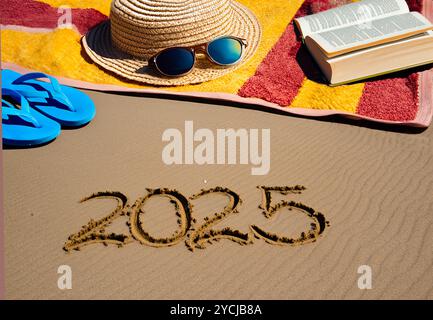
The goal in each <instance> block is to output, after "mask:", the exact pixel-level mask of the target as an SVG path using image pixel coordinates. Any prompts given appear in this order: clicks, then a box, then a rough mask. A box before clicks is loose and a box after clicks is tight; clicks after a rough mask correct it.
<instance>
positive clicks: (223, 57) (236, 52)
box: [207, 38, 242, 65]
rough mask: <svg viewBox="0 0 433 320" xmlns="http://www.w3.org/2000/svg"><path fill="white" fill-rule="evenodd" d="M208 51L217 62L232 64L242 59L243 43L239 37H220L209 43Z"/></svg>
mask: <svg viewBox="0 0 433 320" xmlns="http://www.w3.org/2000/svg"><path fill="white" fill-rule="evenodd" d="M207 52H208V54H209V56H210V57H211V58H212V59H213V60H214V61H215V62H217V63H219V64H222V65H230V64H234V63H236V62H238V61H239V60H240V59H241V57H242V44H241V42H240V41H239V40H237V39H233V38H220V39H216V40H214V41H212V42H211V43H209V44H208V48H207Z"/></svg>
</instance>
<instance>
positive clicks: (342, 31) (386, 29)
mask: <svg viewBox="0 0 433 320" xmlns="http://www.w3.org/2000/svg"><path fill="white" fill-rule="evenodd" d="M431 29H433V25H432V24H431V23H430V21H428V20H427V19H426V18H425V17H424V16H422V15H421V14H420V13H418V12H410V13H404V14H399V15H395V16H389V17H386V18H382V19H377V20H373V21H370V22H368V23H361V24H357V25H352V26H347V27H344V28H338V29H334V30H329V31H325V32H321V33H316V34H313V35H311V36H309V37H310V38H311V39H313V40H314V41H315V42H316V43H317V44H318V45H319V46H320V47H321V48H322V49H323V51H325V52H326V53H327V55H328V56H329V57H331V56H335V55H337V54H342V53H344V52H350V51H354V50H356V49H359V48H363V47H368V46H372V45H375V44H380V43H387V42H391V41H395V40H398V39H402V38H406V37H408V36H410V35H414V34H417V33H422V32H425V31H427V30H431ZM333 53H334V54H333Z"/></svg>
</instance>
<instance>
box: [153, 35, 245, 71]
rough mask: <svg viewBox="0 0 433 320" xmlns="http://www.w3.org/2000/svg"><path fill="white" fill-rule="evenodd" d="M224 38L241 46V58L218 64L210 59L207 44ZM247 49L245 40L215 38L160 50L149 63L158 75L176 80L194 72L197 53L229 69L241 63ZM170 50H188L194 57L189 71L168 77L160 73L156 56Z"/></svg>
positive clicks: (212, 60)
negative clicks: (197, 43) (191, 45)
mask: <svg viewBox="0 0 433 320" xmlns="http://www.w3.org/2000/svg"><path fill="white" fill-rule="evenodd" d="M224 38H230V39H234V40H237V41H238V42H239V43H240V44H241V49H242V52H241V56H240V57H239V59H238V60H237V61H235V62H233V63H230V64H223V63H218V62H217V61H215V60H214V59H213V58H212V56H211V55H210V54H209V51H208V48H209V44H211V43H212V42H214V41H216V40H219V39H224ZM247 47H248V42H247V40H246V39H243V38H239V37H235V36H222V37H218V38H215V39H213V40H211V41H209V42H206V43H204V44H200V45H197V46H193V47H171V48H167V49H164V50H161V51H160V52H158V53H157V54H155V55H154V56H153V57H152V58H150V62H151V63H152V65H153V66H154V67H155V68H156V70H157V71H158V72H159V73H160V74H162V75H164V76H166V77H169V78H178V77H183V76H186V75H187V74H190V73H191V72H192V71H193V70H194V67H195V64H196V62H197V53H199V52H202V53H204V54H205V56H206V57H207V59H208V60H209V61H211V62H212V63H214V64H216V65H219V66H224V67H231V66H234V65H237V64H238V63H239V62H240V61H242V59H243V57H244V54H245V49H246V48H247ZM172 49H185V50H188V51H189V52H191V53H192V55H193V56H194V62H193V64H192V66H191V69H190V70H188V71H187V72H184V73H182V74H178V75H170V74H166V73H164V72H162V71H161V69H160V68H159V67H158V64H157V60H158V56H159V55H160V54H162V53H164V52H166V51H168V50H172Z"/></svg>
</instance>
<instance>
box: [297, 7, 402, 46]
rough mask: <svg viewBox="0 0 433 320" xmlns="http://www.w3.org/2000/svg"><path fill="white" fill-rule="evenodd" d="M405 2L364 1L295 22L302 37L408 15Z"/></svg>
mask: <svg viewBox="0 0 433 320" xmlns="http://www.w3.org/2000/svg"><path fill="white" fill-rule="evenodd" d="M408 12H409V7H408V5H407V3H406V1H405V0H364V1H359V2H355V3H351V4H347V5H344V6H341V7H338V8H334V9H331V10H327V11H324V12H320V13H316V14H313V15H310V16H306V17H302V18H298V19H296V20H295V23H296V24H297V26H298V28H299V29H300V31H301V33H302V36H303V37H304V38H305V37H306V36H308V35H311V34H314V33H318V32H323V31H327V30H332V29H336V28H341V27H344V26H349V25H353V24H358V23H362V22H366V21H371V20H375V19H379V18H384V17H388V16H391V15H396V14H401V13H408Z"/></svg>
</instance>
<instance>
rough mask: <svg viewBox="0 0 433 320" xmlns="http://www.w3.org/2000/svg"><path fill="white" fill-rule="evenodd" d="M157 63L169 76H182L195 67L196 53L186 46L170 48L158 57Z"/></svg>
mask: <svg viewBox="0 0 433 320" xmlns="http://www.w3.org/2000/svg"><path fill="white" fill-rule="evenodd" d="M155 64H156V65H157V66H158V69H159V70H160V71H161V72H162V73H164V74H166V75H168V76H180V75H182V74H185V73H188V72H189V71H190V70H191V69H192V68H193V67H194V53H193V52H191V51H190V50H188V49H185V48H173V49H169V50H166V51H163V52H161V53H160V54H159V55H158V56H157V57H156V60H155Z"/></svg>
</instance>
